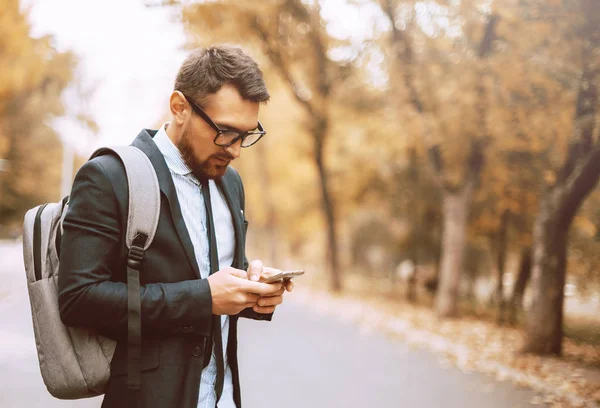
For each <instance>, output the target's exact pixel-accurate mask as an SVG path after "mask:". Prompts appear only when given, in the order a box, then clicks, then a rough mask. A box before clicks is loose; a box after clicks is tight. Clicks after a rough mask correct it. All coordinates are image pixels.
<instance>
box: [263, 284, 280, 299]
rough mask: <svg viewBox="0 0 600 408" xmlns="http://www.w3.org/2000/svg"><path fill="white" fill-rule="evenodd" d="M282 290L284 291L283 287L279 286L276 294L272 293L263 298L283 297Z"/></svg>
mask: <svg viewBox="0 0 600 408" xmlns="http://www.w3.org/2000/svg"><path fill="white" fill-rule="evenodd" d="M284 290H285V289H284V288H283V286H281V289H279V290H278V291H277V292H275V293H272V294H270V295H268V296H264V297H271V296H281V295H283V292H284Z"/></svg>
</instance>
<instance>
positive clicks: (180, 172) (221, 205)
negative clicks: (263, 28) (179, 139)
mask: <svg viewBox="0 0 600 408" xmlns="http://www.w3.org/2000/svg"><path fill="white" fill-rule="evenodd" d="M168 125H169V124H168V123H165V124H164V125H163V126H161V128H160V129H159V131H158V132H157V133H156V136H154V143H156V146H158V149H159V150H160V151H161V153H162V154H163V156H164V157H165V161H166V162H167V166H168V167H169V171H170V172H171V177H172V178H173V184H175V190H176V191H177V199H178V200H179V206H180V207H181V213H182V215H183V220H184V221H185V225H186V227H187V230H188V233H189V235H190V239H191V240H192V245H193V246H194V254H195V256H196V261H197V262H198V267H199V269H200V276H201V277H202V279H206V278H207V277H208V275H209V274H210V257H209V246H208V229H207V224H206V208H205V206H204V198H203V197H202V187H201V185H200V182H199V181H198V179H197V178H196V177H195V176H194V175H193V174H192V171H191V170H190V168H189V167H188V165H187V164H186V163H185V161H184V160H183V157H182V155H181V152H180V151H179V149H178V148H177V147H176V146H175V145H174V144H173V142H172V141H171V139H169V136H168V135H167V132H166V131H165V129H166V127H167V126H168ZM209 187H210V197H211V200H210V203H211V205H212V210H213V219H214V222H215V234H216V236H217V250H218V252H219V267H220V268H221V269H222V268H224V267H226V266H231V264H232V263H233V256H234V251H235V231H234V229H233V222H232V219H231V212H230V211H229V207H228V206H227V202H226V201H225V198H224V197H223V194H222V193H221V191H220V190H219V188H218V187H217V185H216V183H215V182H214V180H210V182H209ZM228 334H229V316H221V335H222V337H223V360H224V362H225V383H224V384H223V394H222V395H221V399H220V400H219V408H235V402H234V401H233V380H232V375H231V367H229V362H228V361H227V340H228ZM216 379H217V361H216V358H215V349H214V345H213V350H212V356H211V358H210V362H209V363H208V366H206V368H205V369H204V370H202V380H201V381H200V396H199V399H198V408H215V405H216V394H215V387H214V384H215V382H216Z"/></svg>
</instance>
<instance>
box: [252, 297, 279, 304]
mask: <svg viewBox="0 0 600 408" xmlns="http://www.w3.org/2000/svg"><path fill="white" fill-rule="evenodd" d="M281 303H283V296H270V297H265V298H260V299H258V301H257V302H256V304H257V305H258V306H277V305H280V304H281Z"/></svg>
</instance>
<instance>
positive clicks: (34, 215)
mask: <svg viewBox="0 0 600 408" xmlns="http://www.w3.org/2000/svg"><path fill="white" fill-rule="evenodd" d="M104 154H112V155H115V156H117V157H119V158H120V159H121V161H122V162H123V164H124V165H125V171H126V173H127V181H128V185H129V214H128V217H127V234H126V237H127V239H126V241H127V242H126V244H127V249H128V250H129V255H128V261H127V285H128V350H127V358H128V367H129V368H130V369H129V371H128V388H129V389H130V390H132V391H134V392H135V390H139V387H140V368H141V367H140V352H141V318H140V316H141V300H140V290H139V288H140V281H139V271H138V270H139V267H140V264H141V260H142V258H143V254H144V251H145V250H146V249H147V248H148V247H149V246H150V244H151V243H152V240H153V239H154V234H155V232H156V227H157V225H158V216H159V209H160V190H159V186H158V179H157V177H156V172H155V171H154V167H153V166H152V164H151V163H150V160H149V159H148V156H146V154H145V153H143V152H142V151H141V150H139V149H138V148H136V147H134V146H119V147H113V148H102V149H99V150H97V151H96V152H94V154H92V156H91V157H90V159H92V158H94V157H97V156H100V155H104ZM67 209H68V197H65V198H64V199H63V200H62V201H59V202H58V203H50V204H44V205H41V206H39V207H36V208H33V209H31V210H29V211H28V212H27V214H26V215H25V221H24V225H23V258H24V261H25V272H26V275H27V289H28V292H29V300H30V303H31V315H32V318H33V330H34V334H35V342H36V346H37V352H38V358H39V363H40V370H41V372H42V378H43V380H44V384H45V385H46V387H47V388H48V391H49V392H50V394H52V395H53V396H54V397H56V398H61V399H78V398H87V397H94V396H97V395H101V394H103V393H104V392H105V387H106V384H107V382H108V379H109V377H110V362H111V360H112V357H113V354H114V351H115V347H116V342H115V341H113V340H110V339H108V338H106V337H102V336H100V335H98V334H96V333H94V332H93V331H91V330H88V329H82V328H75V327H67V326H65V325H64V324H63V323H62V321H61V319H60V314H59V308H58V287H57V284H58V266H59V262H60V259H59V255H60V244H61V237H62V223H63V220H64V217H65V214H66V213H67ZM140 237H141V238H142V240H141V241H142V242H143V238H144V237H146V240H145V242H143V243H140V239H139V238H140ZM136 238H138V239H137V240H136ZM134 241H135V242H134ZM70 250H77V249H76V248H70Z"/></svg>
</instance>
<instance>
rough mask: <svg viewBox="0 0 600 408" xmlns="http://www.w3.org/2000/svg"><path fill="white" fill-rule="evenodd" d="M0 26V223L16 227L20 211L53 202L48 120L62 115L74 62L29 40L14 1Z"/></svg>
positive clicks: (44, 42)
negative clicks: (2, 164)
mask: <svg viewBox="0 0 600 408" xmlns="http://www.w3.org/2000/svg"><path fill="white" fill-rule="evenodd" d="M0 22H1V24H0V32H1V35H0V43H1V46H0V63H1V64H2V67H3V68H2V74H1V75H0V158H2V159H3V160H4V161H5V163H7V165H6V166H5V168H4V171H2V172H0V198H1V199H0V223H13V222H18V223H20V220H22V216H23V214H24V212H25V210H26V209H28V208H30V207H33V206H35V205H37V204H39V203H40V202H44V201H50V200H55V199H57V198H58V183H59V180H60V176H61V175H60V161H61V143H60V140H59V139H58V135H57V134H56V133H55V131H54V130H53V129H52V123H51V120H52V118H55V117H58V116H61V115H62V114H63V113H64V107H63V103H62V100H61V95H62V92H63V90H64V89H65V88H66V87H67V86H68V85H69V84H70V83H72V81H73V71H74V68H75V58H74V56H73V55H72V54H70V53H68V52H59V51H57V50H56V49H55V48H54V47H53V45H52V42H51V38H49V37H42V38H32V37H31V35H30V30H29V24H28V22H27V19H26V15H25V14H24V13H23V12H21V10H20V8H19V2H18V1H16V0H9V1H3V2H1V3H0Z"/></svg>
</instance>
